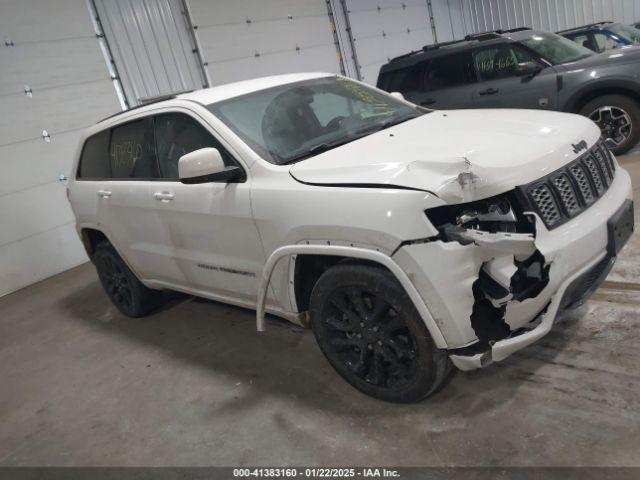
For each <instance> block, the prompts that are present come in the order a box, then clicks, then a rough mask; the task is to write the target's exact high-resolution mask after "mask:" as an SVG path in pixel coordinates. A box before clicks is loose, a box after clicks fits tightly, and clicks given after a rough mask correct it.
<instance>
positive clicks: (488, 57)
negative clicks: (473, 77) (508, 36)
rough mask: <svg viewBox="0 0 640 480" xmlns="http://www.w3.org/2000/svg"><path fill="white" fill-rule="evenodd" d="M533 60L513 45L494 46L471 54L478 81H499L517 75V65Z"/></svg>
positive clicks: (533, 60)
mask: <svg viewBox="0 0 640 480" xmlns="http://www.w3.org/2000/svg"><path fill="white" fill-rule="evenodd" d="M535 61H536V60H535V58H533V56H532V55H531V54H530V53H528V52H525V51H524V50H521V49H520V48H517V47H516V46H515V45H513V44H503V45H496V46H494V47H490V48H484V49H482V50H477V51H475V52H473V63H474V65H475V68H476V72H478V77H479V79H480V80H499V79H501V78H509V77H515V76H517V75H518V65H520V64H522V63H527V62H535Z"/></svg>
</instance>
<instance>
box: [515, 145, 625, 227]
mask: <svg viewBox="0 0 640 480" xmlns="http://www.w3.org/2000/svg"><path fill="white" fill-rule="evenodd" d="M615 168H616V166H615V162H614V160H613V156H612V155H611V153H610V152H609V150H608V149H607V147H606V146H605V144H604V142H603V141H598V142H597V143H596V144H595V145H594V146H593V147H592V148H591V149H590V150H589V151H588V152H586V153H584V154H583V155H582V156H580V157H579V158H578V159H576V160H574V161H573V162H571V163H569V164H567V165H565V166H564V167H562V168H561V169H559V170H556V171H555V172H552V173H550V174H549V175H547V176H546V177H543V178H541V179H539V180H536V181H535V182H532V183H530V184H528V185H523V186H521V187H518V188H519V191H520V193H521V194H522V195H523V196H524V198H525V200H526V203H528V204H529V206H530V207H531V209H532V210H533V211H535V212H536V213H537V214H538V215H540V218H541V219H542V221H543V222H544V224H545V225H546V226H547V228H548V229H552V228H556V227H558V226H560V225H562V224H563V223H565V222H566V221H568V220H569V219H571V218H573V217H575V216H576V215H579V214H581V213H582V212H584V211H585V210H586V209H587V208H588V207H589V206H590V205H591V204H593V203H594V202H595V201H596V200H597V199H598V198H600V197H601V196H602V195H604V193H605V192H606V191H607V189H608V188H609V186H610V185H611V182H613V178H614V176H615Z"/></svg>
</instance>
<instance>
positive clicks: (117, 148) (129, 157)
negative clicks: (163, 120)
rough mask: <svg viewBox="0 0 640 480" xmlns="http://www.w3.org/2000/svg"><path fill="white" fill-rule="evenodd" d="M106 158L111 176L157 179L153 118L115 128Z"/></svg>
mask: <svg viewBox="0 0 640 480" xmlns="http://www.w3.org/2000/svg"><path fill="white" fill-rule="evenodd" d="M109 157H110V163H111V176H112V178H113V179H116V180H118V179H119V180H124V179H130V178H141V179H142V178H158V176H159V174H158V165H157V162H156V152H155V147H154V141H153V120H152V119H151V118H144V119H142V120H136V121H133V122H129V123H126V124H124V125H121V126H119V127H115V128H114V129H113V130H112V132H111V144H110V146H109Z"/></svg>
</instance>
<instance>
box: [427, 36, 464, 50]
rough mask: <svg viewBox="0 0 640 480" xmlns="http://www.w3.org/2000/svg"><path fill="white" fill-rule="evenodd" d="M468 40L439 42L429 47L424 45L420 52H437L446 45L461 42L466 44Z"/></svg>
mask: <svg viewBox="0 0 640 480" xmlns="http://www.w3.org/2000/svg"><path fill="white" fill-rule="evenodd" d="M466 41H468V40H466V39H462V40H451V41H450V42H440V43H434V44H431V45H425V46H424V47H422V51H424V52H429V51H431V50H437V49H438V48H440V47H446V46H447V45H455V44H456V43H462V42H466Z"/></svg>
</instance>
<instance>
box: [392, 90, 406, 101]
mask: <svg viewBox="0 0 640 480" xmlns="http://www.w3.org/2000/svg"><path fill="white" fill-rule="evenodd" d="M389 95H391V96H392V97H393V98H397V99H398V100H404V95H402V94H401V93H400V92H391V93H390V94H389Z"/></svg>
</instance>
